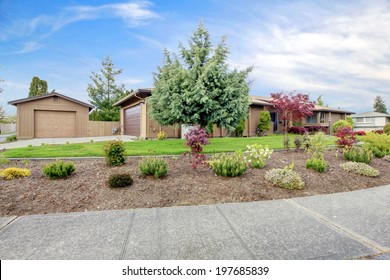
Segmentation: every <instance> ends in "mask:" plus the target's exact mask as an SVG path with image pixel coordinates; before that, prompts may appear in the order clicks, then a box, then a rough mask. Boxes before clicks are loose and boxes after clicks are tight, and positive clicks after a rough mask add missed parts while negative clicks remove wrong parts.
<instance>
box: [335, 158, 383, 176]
mask: <svg viewBox="0 0 390 280" xmlns="http://www.w3.org/2000/svg"><path fill="white" fill-rule="evenodd" d="M340 167H341V168H342V169H343V170H345V171H348V172H352V173H355V174H360V175H364V176H369V177H377V176H379V170H377V169H375V168H373V167H371V166H369V165H368V164H366V163H363V162H353V161H349V162H346V163H343V164H340Z"/></svg>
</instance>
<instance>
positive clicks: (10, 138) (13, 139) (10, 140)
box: [5, 135, 18, 142]
mask: <svg viewBox="0 0 390 280" xmlns="http://www.w3.org/2000/svg"><path fill="white" fill-rule="evenodd" d="M16 140H18V139H17V138H16V135H10V136H8V137H7V138H5V141H7V142H15V141H16Z"/></svg>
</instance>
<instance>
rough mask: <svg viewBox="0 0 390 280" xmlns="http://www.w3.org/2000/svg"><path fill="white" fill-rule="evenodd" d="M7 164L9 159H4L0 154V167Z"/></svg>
mask: <svg viewBox="0 0 390 280" xmlns="http://www.w3.org/2000/svg"><path fill="white" fill-rule="evenodd" d="M8 163H9V159H8V158H6V157H5V156H4V155H3V154H0V165H6V164H8Z"/></svg>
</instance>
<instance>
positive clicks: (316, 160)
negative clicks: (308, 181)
mask: <svg viewBox="0 0 390 280" xmlns="http://www.w3.org/2000/svg"><path fill="white" fill-rule="evenodd" d="M327 167H328V164H327V163H326V161H325V160H324V158H323V157H311V158H309V159H308V160H307V161H306V168H310V169H314V170H315V171H318V172H325V170H326V168H327Z"/></svg>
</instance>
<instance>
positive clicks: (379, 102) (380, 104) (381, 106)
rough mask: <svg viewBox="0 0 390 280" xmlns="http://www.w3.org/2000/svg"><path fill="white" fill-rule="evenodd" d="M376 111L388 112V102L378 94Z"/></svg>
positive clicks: (375, 105) (375, 103)
mask: <svg viewBox="0 0 390 280" xmlns="http://www.w3.org/2000/svg"><path fill="white" fill-rule="evenodd" d="M374 111H375V112H378V113H385V114H387V108H386V103H385V101H384V100H383V98H382V96H379V95H378V96H377V97H375V101H374Z"/></svg>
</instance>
